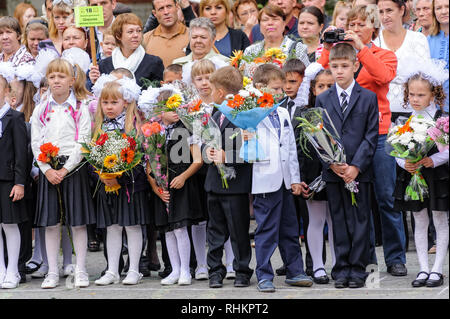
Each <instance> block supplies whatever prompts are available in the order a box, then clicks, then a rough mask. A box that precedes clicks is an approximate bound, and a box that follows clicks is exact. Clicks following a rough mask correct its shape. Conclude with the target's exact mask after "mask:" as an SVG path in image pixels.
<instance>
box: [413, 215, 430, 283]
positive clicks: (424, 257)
mask: <svg viewBox="0 0 450 319" xmlns="http://www.w3.org/2000/svg"><path fill="white" fill-rule="evenodd" d="M413 214H414V222H415V224H416V228H415V231H414V241H415V244H416V251H417V258H418V259H419V265H420V271H424V272H426V273H428V272H429V267H428V224H429V218H428V211H427V209H426V208H424V209H422V210H421V211H420V212H414V213H413ZM426 277H427V276H426V275H424V274H420V275H419V276H418V277H417V279H425V278H426Z"/></svg>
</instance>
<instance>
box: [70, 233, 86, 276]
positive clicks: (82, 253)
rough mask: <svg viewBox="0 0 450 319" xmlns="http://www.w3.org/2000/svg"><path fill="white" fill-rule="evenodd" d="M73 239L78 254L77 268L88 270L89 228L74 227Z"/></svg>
mask: <svg viewBox="0 0 450 319" xmlns="http://www.w3.org/2000/svg"><path fill="white" fill-rule="evenodd" d="M72 234H73V235H72V240H73V247H74V249H75V255H76V256H77V268H78V270H79V271H84V272H86V254H87V242H88V238H87V228H86V225H84V226H77V227H72ZM71 249H72V248H71Z"/></svg>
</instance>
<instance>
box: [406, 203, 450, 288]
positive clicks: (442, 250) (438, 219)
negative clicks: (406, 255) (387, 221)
mask: <svg viewBox="0 0 450 319" xmlns="http://www.w3.org/2000/svg"><path fill="white" fill-rule="evenodd" d="M432 214H433V223H434V227H435V229H436V258H435V260H434V265H433V268H432V269H431V272H437V273H439V274H442V265H443V264H444V261H445V256H446V255H447V247H448V213H447V212H444V211H435V210H433V211H432ZM414 222H415V225H416V228H415V232H414V241H415V244H416V251H417V257H418V259H419V265H420V271H424V272H426V273H429V266H428V224H429V222H430V221H429V217H428V211H427V209H426V208H424V209H422V210H421V211H419V212H414ZM425 278H426V275H424V274H420V275H419V276H418V277H417V279H425ZM430 279H433V280H438V279H439V277H438V276H437V275H435V274H431V275H430Z"/></svg>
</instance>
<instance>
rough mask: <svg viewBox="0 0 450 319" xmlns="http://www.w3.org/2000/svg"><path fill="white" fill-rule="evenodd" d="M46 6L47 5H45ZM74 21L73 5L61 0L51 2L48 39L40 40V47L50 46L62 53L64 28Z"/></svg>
mask: <svg viewBox="0 0 450 319" xmlns="http://www.w3.org/2000/svg"><path fill="white" fill-rule="evenodd" d="M47 8H48V7H47ZM73 23H74V15H73V5H72V4H67V3H66V2H63V1H61V0H54V1H53V2H52V10H51V13H50V17H49V22H48V26H49V27H48V31H49V35H50V36H49V39H48V40H46V41H42V42H41V43H40V44H39V46H40V47H41V48H52V49H54V50H55V51H56V52H57V53H58V54H59V55H61V54H62V50H63V48H62V37H63V32H64V30H65V29H66V28H67V27H68V26H70V25H71V24H73Z"/></svg>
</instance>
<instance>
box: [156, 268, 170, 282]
mask: <svg viewBox="0 0 450 319" xmlns="http://www.w3.org/2000/svg"><path fill="white" fill-rule="evenodd" d="M171 272H172V267H166V268H164V270H163V271H160V272H158V276H159V277H161V278H163V279H164V278H166V277H167V276H169V275H170V273H171Z"/></svg>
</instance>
